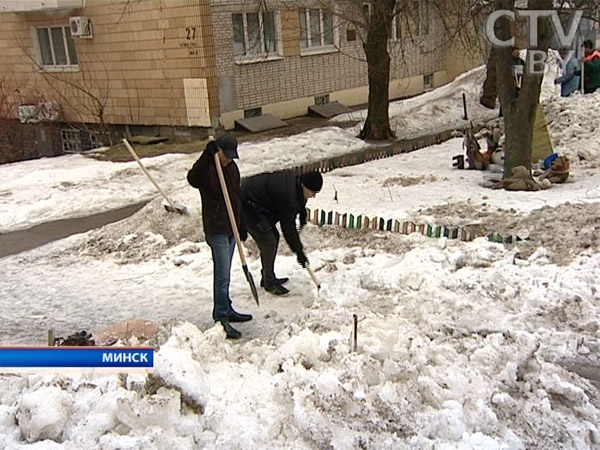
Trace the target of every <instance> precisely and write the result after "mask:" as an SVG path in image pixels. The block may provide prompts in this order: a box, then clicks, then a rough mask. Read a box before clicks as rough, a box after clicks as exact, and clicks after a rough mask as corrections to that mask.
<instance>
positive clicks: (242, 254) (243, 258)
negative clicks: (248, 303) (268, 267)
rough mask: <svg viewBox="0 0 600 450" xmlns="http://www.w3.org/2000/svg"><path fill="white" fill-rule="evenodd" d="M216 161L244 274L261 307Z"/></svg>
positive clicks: (216, 160) (219, 167) (219, 164)
mask: <svg viewBox="0 0 600 450" xmlns="http://www.w3.org/2000/svg"><path fill="white" fill-rule="evenodd" d="M214 159H215V167H216V168H217V176H218V177H219V183H220V184H221V191H223V198H224V199H225V207H226V208H227V215H228V216H229V223H230V224H231V230H232V231H233V237H234V238H235V243H236V244H237V249H238V253H239V255H240V260H241V261H242V269H243V270H244V274H245V275H246V280H248V283H249V284H250V290H251V291H252V296H253V297H254V300H255V301H256V304H257V305H260V303H259V301H258V292H257V290H256V285H255V284H254V279H253V278H252V274H251V273H250V271H249V270H248V266H247V265H246V257H245V256H244V248H243V247H242V241H241V239H240V233H239V231H238V227H237V223H236V222H235V215H234V214H233V208H232V207H231V200H230V198H229V192H228V190H227V184H226V183H225V177H224V176H223V168H222V167H221V161H219V155H218V154H217V153H215V154H214Z"/></svg>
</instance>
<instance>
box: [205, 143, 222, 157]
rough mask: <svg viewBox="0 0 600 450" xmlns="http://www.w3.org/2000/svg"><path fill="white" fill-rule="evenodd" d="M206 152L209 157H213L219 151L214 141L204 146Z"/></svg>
mask: <svg viewBox="0 0 600 450" xmlns="http://www.w3.org/2000/svg"><path fill="white" fill-rule="evenodd" d="M206 151H207V152H210V154H211V155H214V154H215V153H217V152H218V151H219V147H218V146H217V144H216V143H215V141H210V142H209V143H208V144H206Z"/></svg>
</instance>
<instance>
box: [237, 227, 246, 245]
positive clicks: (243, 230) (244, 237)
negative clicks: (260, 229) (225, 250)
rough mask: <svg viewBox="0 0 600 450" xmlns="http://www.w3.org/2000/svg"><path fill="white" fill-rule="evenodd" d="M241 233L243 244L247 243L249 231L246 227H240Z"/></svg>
mask: <svg viewBox="0 0 600 450" xmlns="http://www.w3.org/2000/svg"><path fill="white" fill-rule="evenodd" d="M239 233H240V239H241V240H242V242H246V239H248V230H246V227H240V231H239Z"/></svg>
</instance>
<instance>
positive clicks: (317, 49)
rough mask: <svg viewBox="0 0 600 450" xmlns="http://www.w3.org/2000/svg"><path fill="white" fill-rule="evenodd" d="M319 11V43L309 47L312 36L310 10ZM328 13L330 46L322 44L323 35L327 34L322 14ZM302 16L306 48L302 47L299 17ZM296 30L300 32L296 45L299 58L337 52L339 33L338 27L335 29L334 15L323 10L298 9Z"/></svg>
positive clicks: (323, 40)
mask: <svg viewBox="0 0 600 450" xmlns="http://www.w3.org/2000/svg"><path fill="white" fill-rule="evenodd" d="M315 9H316V10H318V11H319V36H320V42H319V45H311V44H312V36H311V24H310V11H311V10H315ZM324 12H325V13H328V14H329V15H330V16H331V40H332V43H331V44H324V42H325V35H326V34H327V30H325V25H324V21H323V13H324ZM301 14H303V15H304V24H305V26H306V41H307V46H306V47H302V40H303V39H302V21H301V20H300V15H301ZM298 28H299V31H300V36H299V41H298V44H299V45H300V55H301V56H310V55H315V54H321V53H333V52H338V51H339V32H338V27H336V16H335V14H333V13H331V12H328V11H327V10H324V9H323V8H300V9H298Z"/></svg>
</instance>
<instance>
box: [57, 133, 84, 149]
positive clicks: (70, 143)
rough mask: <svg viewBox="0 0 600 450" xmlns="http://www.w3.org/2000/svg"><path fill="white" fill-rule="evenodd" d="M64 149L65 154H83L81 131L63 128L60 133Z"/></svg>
mask: <svg viewBox="0 0 600 450" xmlns="http://www.w3.org/2000/svg"><path fill="white" fill-rule="evenodd" d="M60 134H61V137H62V148H63V152H65V153H79V152H81V132H80V131H79V130H74V129H69V128H63V129H62V130H61V131H60Z"/></svg>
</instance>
